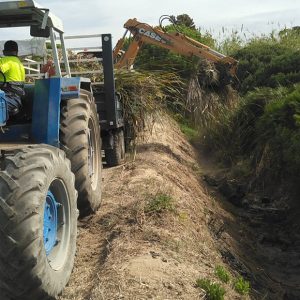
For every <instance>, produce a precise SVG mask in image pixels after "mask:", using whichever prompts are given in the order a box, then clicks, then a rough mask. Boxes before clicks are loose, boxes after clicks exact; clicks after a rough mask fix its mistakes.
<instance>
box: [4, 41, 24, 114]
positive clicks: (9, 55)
mask: <svg viewBox="0 0 300 300" xmlns="http://www.w3.org/2000/svg"><path fill="white" fill-rule="evenodd" d="M3 55H4V57H1V58H0V82H2V84H1V83H0V88H1V90H3V91H4V92H5V98H6V101H7V107H8V113H9V115H10V116H13V115H16V114H17V113H18V112H19V111H20V108H21V105H22V104H21V96H24V94H25V93H24V81H25V70H24V66H23V65H22V63H21V61H20V59H19V58H18V44H17V43H16V42H15V41H7V42H6V43H5V44H4V49H3Z"/></svg>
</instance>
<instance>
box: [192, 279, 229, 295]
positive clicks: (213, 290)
mask: <svg viewBox="0 0 300 300" xmlns="http://www.w3.org/2000/svg"><path fill="white" fill-rule="evenodd" d="M196 286H197V287H199V288H201V289H203V290H204V291H205V292H206V297H207V299H208V300H223V299H224V295H225V290H224V288H223V287H221V285H220V284H218V283H212V282H211V281H210V280H209V279H204V278H203V279H198V280H197V282H196Z"/></svg>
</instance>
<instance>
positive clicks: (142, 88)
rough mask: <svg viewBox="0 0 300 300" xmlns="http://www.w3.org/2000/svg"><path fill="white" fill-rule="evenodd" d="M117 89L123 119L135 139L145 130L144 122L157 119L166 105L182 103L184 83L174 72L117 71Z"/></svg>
mask: <svg viewBox="0 0 300 300" xmlns="http://www.w3.org/2000/svg"><path fill="white" fill-rule="evenodd" d="M116 83H117V90H118V92H119V93H120V95H121V102H122V104H123V108H124V111H123V113H124V119H125V120H126V122H127V124H126V125H127V127H129V128H130V129H131V131H132V132H131V138H132V139H133V140H134V139H135V138H136V137H137V134H138V133H139V132H142V131H143V130H144V129H145V126H146V124H151V122H146V119H147V118H149V117H152V119H153V120H159V115H160V113H161V112H162V110H164V109H165V108H166V107H167V106H168V105H178V104H180V103H182V102H183V101H182V94H183V87H184V82H183V81H182V80H181V79H180V77H178V76H177V75H176V74H174V73H158V72H144V71H143V72H142V71H141V72H136V71H131V72H128V71H122V70H119V71H117V72H116Z"/></svg>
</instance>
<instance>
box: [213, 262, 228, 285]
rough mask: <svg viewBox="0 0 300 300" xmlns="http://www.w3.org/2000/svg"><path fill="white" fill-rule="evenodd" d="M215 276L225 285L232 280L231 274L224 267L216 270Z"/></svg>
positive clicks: (218, 267)
mask: <svg viewBox="0 0 300 300" xmlns="http://www.w3.org/2000/svg"><path fill="white" fill-rule="evenodd" d="M215 274H216V276H217V277H218V278H219V279H220V280H221V281H222V282H224V283H228V282H229V281H230V279H231V277H230V274H229V273H228V272H227V271H226V270H225V268H224V267H222V266H217V267H216V268H215Z"/></svg>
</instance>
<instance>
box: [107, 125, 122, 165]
mask: <svg viewBox="0 0 300 300" xmlns="http://www.w3.org/2000/svg"><path fill="white" fill-rule="evenodd" d="M105 160H106V164H107V166H108V167H115V166H119V165H121V164H122V163H123V162H124V160H125V140H124V131H123V129H119V130H118V131H115V132H114V133H113V148H112V149H105Z"/></svg>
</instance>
